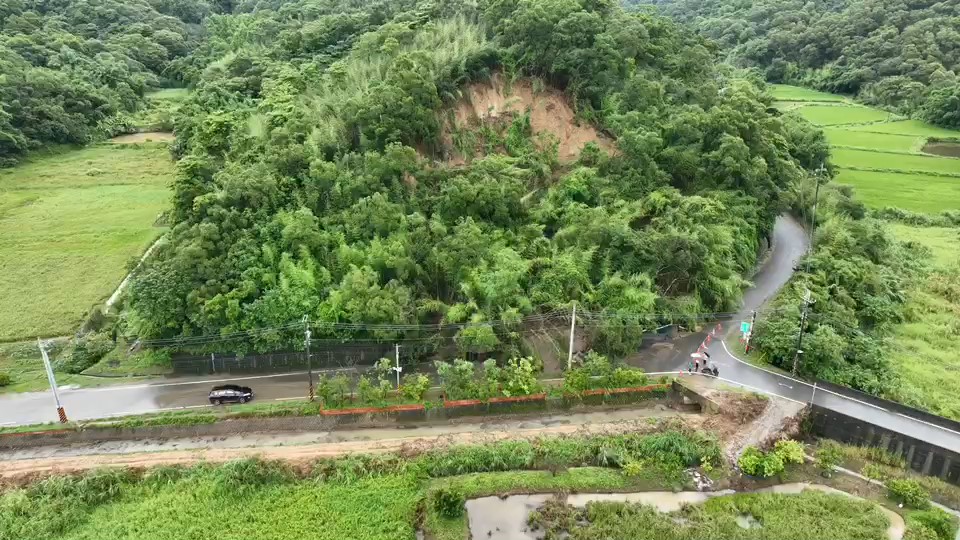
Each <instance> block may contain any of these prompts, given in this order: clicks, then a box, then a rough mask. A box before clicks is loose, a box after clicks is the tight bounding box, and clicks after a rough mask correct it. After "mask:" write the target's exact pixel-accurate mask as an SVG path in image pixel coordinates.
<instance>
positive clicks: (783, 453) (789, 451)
mask: <svg viewBox="0 0 960 540" xmlns="http://www.w3.org/2000/svg"><path fill="white" fill-rule="evenodd" d="M774 452H776V454H777V455H778V456H780V459H781V460H783V463H784V464H790V463H793V464H796V465H802V464H803V461H804V453H803V444H801V443H799V442H798V441H791V440H787V439H784V440H781V441H777V442H776V444H774Z"/></svg>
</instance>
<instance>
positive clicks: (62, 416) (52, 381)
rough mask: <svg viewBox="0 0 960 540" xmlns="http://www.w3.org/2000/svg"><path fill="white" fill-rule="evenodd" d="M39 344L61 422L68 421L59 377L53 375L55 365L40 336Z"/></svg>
mask: <svg viewBox="0 0 960 540" xmlns="http://www.w3.org/2000/svg"><path fill="white" fill-rule="evenodd" d="M37 346H39V347H40V356H42V357H43V367H44V369H46V370H47V381H49V382H50V390H52V391H53V399H54V401H56V403H57V416H58V417H60V423H62V424H65V423H67V411H65V410H64V409H63V405H61V404H60V394H59V393H58V392H57V379H55V378H54V376H53V367H51V366H50V357H49V356H47V349H46V348H45V347H44V346H43V342H42V341H40V338H37Z"/></svg>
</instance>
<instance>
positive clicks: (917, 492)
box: [887, 478, 930, 509]
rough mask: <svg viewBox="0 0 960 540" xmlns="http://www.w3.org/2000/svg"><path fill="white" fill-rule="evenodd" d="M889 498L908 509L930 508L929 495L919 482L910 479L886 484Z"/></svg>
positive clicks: (896, 480) (900, 479)
mask: <svg viewBox="0 0 960 540" xmlns="http://www.w3.org/2000/svg"><path fill="white" fill-rule="evenodd" d="M887 490H888V491H889V495H890V498H891V499H893V500H895V501H897V502H900V503H903V504H904V505H906V506H909V507H910V508H919V509H924V508H927V507H929V506H930V493H929V492H927V490H925V489H923V486H921V485H920V483H919V482H917V481H916V480H913V479H910V478H897V479H894V480H890V481H889V482H887Z"/></svg>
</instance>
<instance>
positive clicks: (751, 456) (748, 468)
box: [737, 446, 784, 478]
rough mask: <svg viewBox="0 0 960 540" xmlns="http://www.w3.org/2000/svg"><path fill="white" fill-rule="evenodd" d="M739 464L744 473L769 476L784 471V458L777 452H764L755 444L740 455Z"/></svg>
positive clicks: (761, 476)
mask: <svg viewBox="0 0 960 540" xmlns="http://www.w3.org/2000/svg"><path fill="white" fill-rule="evenodd" d="M737 465H738V466H739V467H740V470H741V471H743V473H744V474H748V475H750V476H758V477H760V478H769V477H771V476H776V475H778V474H780V473H782V472H783V468H784V467H783V458H782V457H780V455H779V454H778V453H777V452H768V453H766V454H764V453H763V452H761V451H760V450H759V449H758V448H757V447H755V446H749V447H747V449H746V450H744V452H743V454H741V455H740V459H739V460H738V461H737Z"/></svg>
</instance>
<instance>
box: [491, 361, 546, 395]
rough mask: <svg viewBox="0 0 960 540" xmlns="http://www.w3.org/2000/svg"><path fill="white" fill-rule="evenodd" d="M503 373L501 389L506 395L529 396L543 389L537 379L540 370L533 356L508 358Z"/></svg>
mask: <svg viewBox="0 0 960 540" xmlns="http://www.w3.org/2000/svg"><path fill="white" fill-rule="evenodd" d="M501 374H502V375H501V376H502V377H503V384H502V386H501V388H502V390H501V391H502V393H503V395H504V396H507V397H512V396H529V395H530V394H536V393H539V392H540V391H541V389H542V387H541V385H540V381H539V380H538V379H537V375H538V372H537V371H536V369H535V367H534V363H533V358H529V357H527V358H511V359H509V360H507V363H506V365H505V366H504V367H503V370H502V371H501Z"/></svg>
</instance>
